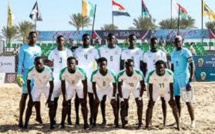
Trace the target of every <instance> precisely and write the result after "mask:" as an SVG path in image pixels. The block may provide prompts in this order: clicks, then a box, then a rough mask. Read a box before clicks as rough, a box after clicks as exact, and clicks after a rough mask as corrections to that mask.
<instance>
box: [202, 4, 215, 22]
mask: <svg viewBox="0 0 215 134" xmlns="http://www.w3.org/2000/svg"><path fill="white" fill-rule="evenodd" d="M203 16H208V17H209V19H210V20H215V13H214V12H213V11H212V10H211V9H210V8H209V7H208V5H207V4H206V3H205V2H203Z"/></svg>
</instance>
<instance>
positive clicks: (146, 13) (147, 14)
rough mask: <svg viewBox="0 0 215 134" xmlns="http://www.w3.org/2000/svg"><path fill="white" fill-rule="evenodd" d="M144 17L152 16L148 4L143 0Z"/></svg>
mask: <svg viewBox="0 0 215 134" xmlns="http://www.w3.org/2000/svg"><path fill="white" fill-rule="evenodd" d="M142 16H143V17H150V18H151V15H150V14H149V10H148V8H147V7H146V4H145V3H144V0H142Z"/></svg>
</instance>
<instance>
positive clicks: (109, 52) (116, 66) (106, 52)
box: [99, 45, 122, 74]
mask: <svg viewBox="0 0 215 134" xmlns="http://www.w3.org/2000/svg"><path fill="white" fill-rule="evenodd" d="M121 53H122V49H121V48H120V47H119V46H117V45H116V46H115V47H114V48H109V47H108V46H107V45H105V46H103V47H101V48H99V55H100V57H105V58H106V59H107V61H108V68H109V69H111V70H113V71H114V73H116V74H118V73H119V71H120V57H121Z"/></svg>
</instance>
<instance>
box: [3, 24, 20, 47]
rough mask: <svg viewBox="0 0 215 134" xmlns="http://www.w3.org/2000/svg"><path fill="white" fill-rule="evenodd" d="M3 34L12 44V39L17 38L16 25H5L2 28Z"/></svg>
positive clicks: (7, 41)
mask: <svg viewBox="0 0 215 134" xmlns="http://www.w3.org/2000/svg"><path fill="white" fill-rule="evenodd" d="M2 34H3V36H4V37H5V38H6V43H9V44H11V41H12V40H13V39H15V38H17V34H18V32H17V29H16V27H15V26H12V27H5V26H4V27H3V28H2Z"/></svg>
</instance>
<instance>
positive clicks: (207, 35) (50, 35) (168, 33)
mask: <svg viewBox="0 0 215 134" xmlns="http://www.w3.org/2000/svg"><path fill="white" fill-rule="evenodd" d="M85 33H88V34H89V35H90V37H91V35H92V31H91V30H86V31H78V32H77V31H39V32H38V41H53V40H54V41H55V40H56V38H57V36H58V35H63V36H64V37H65V39H66V40H68V39H69V38H71V39H73V40H81V39H82V35H83V34H85ZM109 33H113V34H115V35H116V37H117V39H120V40H124V39H127V38H128V36H129V35H130V34H135V35H136V37H137V39H138V40H142V39H149V38H150V37H153V36H156V37H157V38H158V39H159V38H160V37H162V38H163V39H166V38H167V37H169V38H174V37H175V36H176V35H177V34H178V30H177V29H167V30H165V29H160V30H114V31H108V30H106V31H105V30H95V31H94V32H93V37H94V38H96V37H98V38H100V39H103V38H106V37H107V35H108V34H109ZM179 34H180V35H181V36H182V37H183V38H184V39H202V38H204V39H211V38H215V30H207V29H204V30H201V29H184V30H180V31H179Z"/></svg>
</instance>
